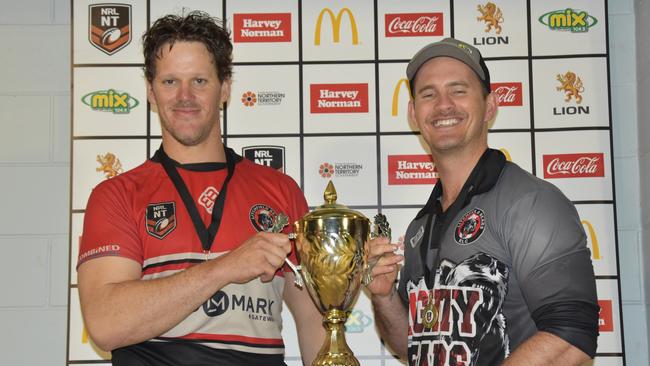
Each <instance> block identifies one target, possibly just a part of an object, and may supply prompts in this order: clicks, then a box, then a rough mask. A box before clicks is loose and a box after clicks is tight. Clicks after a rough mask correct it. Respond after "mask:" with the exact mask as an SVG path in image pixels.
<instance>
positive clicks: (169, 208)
mask: <svg viewBox="0 0 650 366" xmlns="http://www.w3.org/2000/svg"><path fill="white" fill-rule="evenodd" d="M146 220H147V233H148V234H149V235H151V236H153V237H154V238H157V239H162V238H164V237H165V236H167V235H168V234H169V233H171V232H172V231H174V229H175V228H176V204H175V203H174V202H162V203H150V204H149V205H147V213H146Z"/></svg>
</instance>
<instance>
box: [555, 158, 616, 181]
mask: <svg viewBox="0 0 650 366" xmlns="http://www.w3.org/2000/svg"><path fill="white" fill-rule="evenodd" d="M604 160H605V159H604V154H603V153H580V154H556V155H544V156H543V162H544V167H545V168H544V178H545V179H555V178H591V177H604V176H605V164H604Z"/></svg>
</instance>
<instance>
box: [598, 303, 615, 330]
mask: <svg viewBox="0 0 650 366" xmlns="http://www.w3.org/2000/svg"><path fill="white" fill-rule="evenodd" d="M598 306H600V312H599V313H598V330H599V331H601V332H613V331H614V315H613V312H612V300H598Z"/></svg>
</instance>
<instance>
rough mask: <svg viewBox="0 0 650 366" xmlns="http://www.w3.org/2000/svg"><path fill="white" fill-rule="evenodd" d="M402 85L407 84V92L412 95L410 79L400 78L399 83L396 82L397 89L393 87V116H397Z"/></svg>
mask: <svg viewBox="0 0 650 366" xmlns="http://www.w3.org/2000/svg"><path fill="white" fill-rule="evenodd" d="M402 85H405V86H406V92H407V93H408V95H409V98H410V95H411V87H410V86H409V81H408V79H406V78H402V79H399V81H398V82H397V84H395V89H393V105H392V108H391V110H390V115H391V116H393V117H397V111H398V109H399V108H398V106H399V94H400V91H401V90H402Z"/></svg>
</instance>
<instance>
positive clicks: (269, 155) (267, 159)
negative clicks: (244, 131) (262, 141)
mask: <svg viewBox="0 0 650 366" xmlns="http://www.w3.org/2000/svg"><path fill="white" fill-rule="evenodd" d="M284 150H285V149H284V146H262V145H257V146H245V147H243V148H242V155H243V156H244V157H245V158H246V159H248V160H250V161H252V162H254V163H256V164H259V165H266V166H268V167H270V168H273V169H275V170H277V171H280V172H282V173H284V166H285V160H284V156H285V155H284Z"/></svg>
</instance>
